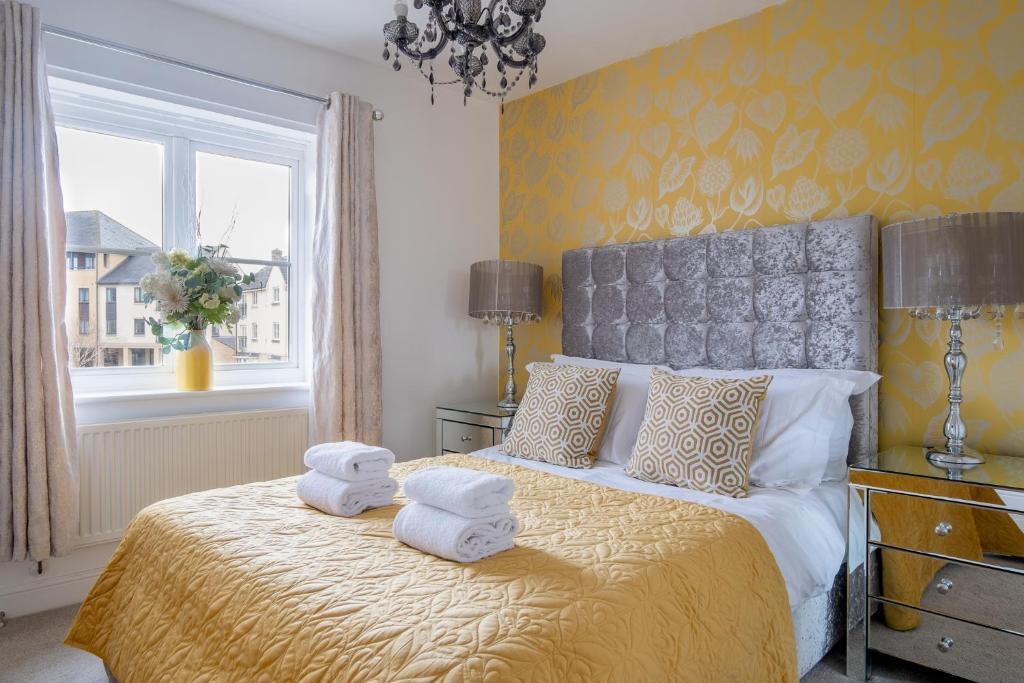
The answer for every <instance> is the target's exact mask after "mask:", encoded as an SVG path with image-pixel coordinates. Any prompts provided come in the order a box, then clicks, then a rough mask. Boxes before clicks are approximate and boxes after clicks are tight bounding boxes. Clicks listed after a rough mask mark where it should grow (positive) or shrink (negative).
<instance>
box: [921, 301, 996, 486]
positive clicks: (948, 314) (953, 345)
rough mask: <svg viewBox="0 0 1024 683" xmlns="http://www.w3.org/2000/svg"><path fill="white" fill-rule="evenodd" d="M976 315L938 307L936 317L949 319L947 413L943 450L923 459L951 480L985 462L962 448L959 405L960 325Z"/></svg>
mask: <svg viewBox="0 0 1024 683" xmlns="http://www.w3.org/2000/svg"><path fill="white" fill-rule="evenodd" d="M976 316H977V313H976V312H969V311H965V310H964V309H963V307H961V306H953V307H950V308H945V309H941V308H940V309H938V311H937V312H936V316H935V317H937V318H938V319H939V320H943V319H945V320H949V350H948V351H946V355H945V357H944V359H943V360H944V364H945V366H946V375H947V377H948V378H949V396H948V400H949V413H948V414H947V415H946V421H945V422H944V423H943V425H942V433H943V436H945V437H946V446H945V448H929V449H928V450H927V452H926V455H925V457H927V458H928V462H930V463H931V464H932V465H935V466H936V467H941V468H943V469H945V470H948V472H949V474H950V477H952V478H954V479H955V478H957V475H958V474H959V473H961V472H963V471H964V470H969V469H971V468H972V467H977V466H978V465H980V464H982V463H983V462H985V458H983V457H982V456H981V455H980V454H978V453H977V452H976V451H974V450H972V449H970V448H968V447H967V446H966V445H964V439H966V438H967V425H966V424H964V420H963V418H962V417H961V415H960V404H961V403H962V402H963V390H962V388H961V387H962V383H963V379H964V370H966V369H967V354H965V353H964V351H963V342H962V336H961V329H960V323H961V322H962V321H964V320H966V319H970V318H972V317H976Z"/></svg>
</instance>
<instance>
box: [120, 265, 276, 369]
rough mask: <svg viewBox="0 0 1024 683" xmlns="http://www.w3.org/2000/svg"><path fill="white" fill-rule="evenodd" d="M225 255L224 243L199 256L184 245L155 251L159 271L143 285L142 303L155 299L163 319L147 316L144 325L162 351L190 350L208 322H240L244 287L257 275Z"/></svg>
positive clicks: (229, 324)
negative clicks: (178, 247)
mask: <svg viewBox="0 0 1024 683" xmlns="http://www.w3.org/2000/svg"><path fill="white" fill-rule="evenodd" d="M225 257H226V247H223V246H220V247H200V249H199V250H198V254H197V255H196V256H195V257H190V256H189V255H188V254H186V253H185V252H184V251H182V250H180V249H174V250H171V251H170V252H166V253H157V254H154V256H153V261H154V262H155V263H156V264H157V272H156V273H152V274H150V275H147V276H146V277H144V278H143V279H142V281H141V282H140V285H141V286H142V289H143V292H144V294H143V297H142V300H143V303H145V304H146V305H147V306H148V305H149V304H151V303H154V302H155V303H156V309H157V312H158V313H159V315H160V318H159V319H158V318H156V317H149V318H148V319H147V320H146V324H147V325H148V326H149V328H150V331H151V332H152V333H153V336H154V337H156V340H157V342H158V343H159V344H160V346H161V348H162V350H163V352H164V353H170V352H171V351H172V350H175V351H185V350H187V349H189V348H191V346H192V332H193V331H200V330H203V329H205V328H206V326H207V325H210V324H214V325H225V326H226V327H227V328H228V330H231V329H232V326H233V324H234V323H235V321H237V320H238V317H239V311H238V306H237V305H236V302H237V301H238V300H239V299H241V297H242V295H243V289H242V285H248V284H251V283H253V282H255V281H256V276H255V275H254V274H252V273H241V272H240V271H239V270H238V268H237V267H236V266H234V265H233V264H231V263H230V262H228V261H227V260H226V259H225Z"/></svg>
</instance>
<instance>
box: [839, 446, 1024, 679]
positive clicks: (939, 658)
mask: <svg viewBox="0 0 1024 683" xmlns="http://www.w3.org/2000/svg"><path fill="white" fill-rule="evenodd" d="M985 458H986V462H985V463H984V464H982V465H978V466H977V467H974V468H972V469H967V470H960V471H953V472H951V471H948V470H945V469H940V468H937V467H934V466H933V465H931V464H929V463H928V461H927V460H926V458H925V451H924V449H922V448H919V447H899V448H893V449H890V450H887V451H884V452H882V453H879V454H878V455H876V456H873V457H871V458H868V459H866V460H864V461H863V462H860V463H857V464H855V465H851V467H850V507H849V515H850V516H849V529H848V534H849V535H848V540H847V641H846V643H847V644H846V648H847V650H846V673H847V676H849V677H850V678H853V679H856V680H861V681H865V680H868V679H869V678H870V676H871V654H872V652H884V653H885V654H888V655H891V656H895V657H899V658H901V659H904V660H908V661H912V662H915V663H917V664H920V665H923V666H927V667H930V668H933V669H938V670H940V671H945V672H947V673H951V674H954V675H957V676H961V677H963V678H966V679H969V680H972V681H985V682H989V681H999V682H1001V681H1007V682H1010V681H1014V682H1016V681H1021V680H1024V458H1019V457H1013V456H1000V455H991V454H987V455H985Z"/></svg>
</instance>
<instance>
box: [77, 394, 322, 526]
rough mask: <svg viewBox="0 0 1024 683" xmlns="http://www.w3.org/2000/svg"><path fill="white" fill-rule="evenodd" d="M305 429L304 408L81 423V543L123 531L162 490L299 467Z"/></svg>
mask: <svg viewBox="0 0 1024 683" xmlns="http://www.w3.org/2000/svg"><path fill="white" fill-rule="evenodd" d="M307 435H308V417H307V413H306V410H305V409H303V408H298V409H288V410H268V411H251V412H239V413H218V414H208V415H186V416H182V417H175V418H169V419H159V420H137V421H131V422H121V423H116V424H97V425H85V426H82V427H80V428H79V430H78V449H79V456H80V465H79V466H80V473H81V502H80V507H81V521H80V522H79V536H80V538H79V541H78V543H79V545H90V544H93V543H104V542H106V541H110V540H115V539H118V538H120V537H121V535H122V533H123V532H124V530H125V528H126V527H127V526H128V522H130V521H131V519H132V517H133V516H134V515H135V513H137V512H138V511H139V510H141V509H142V508H144V507H146V506H147V505H149V504H150V503H155V502H156V501H158V500H163V499H164V498H171V497H173V496H180V495H183V494H186V493H193V492H195V491H204V490H206V489H212V488H218V487H222V486H232V485H235V484H246V483H249V482H253V481H266V480H268V479H278V478H280V477H287V476H291V475H294V474H300V473H301V472H302V471H303V466H302V454H303V452H304V451H305V450H306V444H307V441H308V436H307Z"/></svg>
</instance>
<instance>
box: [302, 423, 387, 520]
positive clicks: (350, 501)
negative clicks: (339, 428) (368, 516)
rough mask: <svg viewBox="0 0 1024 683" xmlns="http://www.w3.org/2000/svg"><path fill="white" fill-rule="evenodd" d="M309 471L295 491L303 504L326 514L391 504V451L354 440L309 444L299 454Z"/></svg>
mask: <svg viewBox="0 0 1024 683" xmlns="http://www.w3.org/2000/svg"><path fill="white" fill-rule="evenodd" d="M302 460H303V462H304V463H306V467H310V468H312V469H310V471H309V472H306V473H305V474H304V475H302V476H301V477H299V483H298V486H297V487H296V489H297V490H296V492H297V493H298V496H299V498H300V499H301V500H302V502H304V503H305V504H306V505H309V506H312V507H315V508H316V509H318V510H322V511H323V512H326V513H327V514H329V515H337V516H339V517H352V516H354V515H358V514H359V513H361V512H363V511H364V510H367V509H369V508H377V507H383V506H384V505H391V503H392V501H393V499H394V497H395V492H396V491H397V490H398V482H397V481H395V480H394V479H392V478H391V477H389V476H388V470H389V469H390V468H391V465H393V464H394V462H395V454H394V453H392V452H391V451H389V450H388V449H386V448H380V447H377V446H367V445H366V444H364V443H359V442H357V441H339V442H337V443H322V444H319V445H317V446H313V447H312V448H310V449H309V450H308V451H306V455H305V456H304V457H303V458H302Z"/></svg>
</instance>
